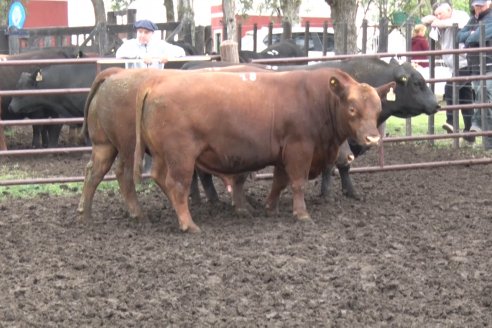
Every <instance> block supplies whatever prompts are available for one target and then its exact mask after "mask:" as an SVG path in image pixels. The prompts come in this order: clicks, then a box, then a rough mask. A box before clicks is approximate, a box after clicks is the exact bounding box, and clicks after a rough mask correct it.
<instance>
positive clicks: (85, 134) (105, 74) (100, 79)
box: [79, 67, 123, 140]
mask: <svg viewBox="0 0 492 328" xmlns="http://www.w3.org/2000/svg"><path fill="white" fill-rule="evenodd" d="M122 70H123V68H121V67H110V68H108V69H105V70H104V71H102V72H101V73H99V74H98V75H97V76H96V78H95V79H94V81H93V82H92V85H91V90H90V91H89V94H88V95H87V98H86V100H85V106H84V123H83V124H82V129H81V131H80V135H79V140H88V139H89V128H88V126H87V116H88V115H89V107H90V105H91V102H92V99H93V98H94V96H95V95H96V93H97V91H98V90H99V87H100V86H101V85H102V84H103V83H104V81H106V79H107V78H109V77H110V76H111V75H114V74H116V73H118V72H121V71H122Z"/></svg>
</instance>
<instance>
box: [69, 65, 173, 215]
mask: <svg viewBox="0 0 492 328" xmlns="http://www.w3.org/2000/svg"><path fill="white" fill-rule="evenodd" d="M166 73H168V72H167V71H166ZM162 74H164V71H162V70H158V69H133V70H124V69H122V68H118V67H112V68H108V69H106V70H104V71H102V72H101V73H99V74H98V75H97V76H96V78H95V80H94V82H93V83H92V86H91V90H90V92H89V94H88V96H87V100H86V104H85V108H84V125H83V127H82V133H83V134H84V136H85V137H86V138H90V141H91V143H92V155H91V160H90V161H89V163H88V164H87V166H86V169H85V179H84V186H83V189H82V195H81V198H80V202H79V207H78V212H79V213H80V214H81V215H82V218H83V219H88V218H90V216H91V207H92V200H93V198H94V193H95V191H96V188H97V186H98V185H99V183H100V182H101V181H102V179H103V178H104V175H105V174H106V173H107V172H108V171H109V169H110V168H111V166H112V164H113V162H114V161H115V159H116V156H117V155H119V161H118V163H117V166H116V170H115V173H116V178H117V180H118V184H119V186H120V192H121V194H122V196H123V197H124V199H125V201H126V203H127V205H128V208H129V212H130V216H131V217H134V218H141V217H142V210H141V208H140V205H139V203H138V200H137V194H136V190H135V184H134V182H133V162H134V160H133V155H134V150H135V101H136V95H137V90H138V88H139V86H140V85H141V84H143V83H144V81H145V80H146V79H147V78H149V76H157V75H162Z"/></svg>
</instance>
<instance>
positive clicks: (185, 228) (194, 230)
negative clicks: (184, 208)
mask: <svg viewBox="0 0 492 328" xmlns="http://www.w3.org/2000/svg"><path fill="white" fill-rule="evenodd" d="M181 231H183V232H187V233H192V234H196V233H200V232H202V231H201V230H200V228H199V227H198V226H197V225H196V224H191V225H189V226H181Z"/></svg>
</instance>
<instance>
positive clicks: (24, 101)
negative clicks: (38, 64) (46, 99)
mask: <svg viewBox="0 0 492 328" xmlns="http://www.w3.org/2000/svg"><path fill="white" fill-rule="evenodd" d="M42 82H43V72H42V71H41V69H36V70H35V71H34V72H32V73H29V72H23V73H21V76H20V78H19V80H18V81H17V85H16V88H17V90H30V89H38V85H39V83H42ZM8 110H9V111H10V112H12V113H15V114H20V113H30V112H33V111H36V110H38V107H37V106H34V105H33V104H32V102H31V101H30V98H29V96H16V97H13V98H12V100H11V101H10V104H9V108H8Z"/></svg>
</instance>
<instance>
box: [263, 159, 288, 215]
mask: <svg viewBox="0 0 492 328" xmlns="http://www.w3.org/2000/svg"><path fill="white" fill-rule="evenodd" d="M288 184H289V178H288V176H287V173H286V172H285V169H284V168H283V167H280V166H275V169H274V170H273V182H272V189H270V194H269V195H268V198H267V201H266V209H267V213H268V214H269V215H271V214H277V213H278V200H279V198H280V193H281V192H282V190H284V189H285V188H286V187H287V185H288Z"/></svg>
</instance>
